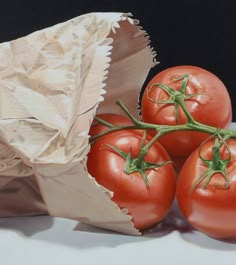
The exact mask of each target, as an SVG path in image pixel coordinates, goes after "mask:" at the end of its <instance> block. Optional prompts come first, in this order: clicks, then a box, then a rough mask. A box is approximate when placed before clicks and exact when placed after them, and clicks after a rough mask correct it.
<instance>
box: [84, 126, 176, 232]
mask: <svg viewBox="0 0 236 265" xmlns="http://www.w3.org/2000/svg"><path fill="white" fill-rule="evenodd" d="M149 140H150V138H149V136H148V135H147V137H146V139H145V138H144V137H143V135H142V134H141V133H140V131H139V132H137V131H132V130H121V131H117V132H112V133H109V134H107V135H104V136H102V137H100V138H99V139H98V140H97V141H96V142H95V143H94V144H93V145H92V146H91V150H90V152H89V154H88V161H87V167H88V171H89V173H90V174H91V175H92V176H93V177H94V178H95V179H96V181H97V182H98V183H99V184H101V185H102V186H104V187H105V188H107V189H109V190H110V191H112V192H113V193H114V196H113V197H112V200H113V201H114V202H116V203H117V204H118V206H119V207H120V208H121V209H123V208H126V209H128V212H129V214H130V215H131V216H132V221H133V223H134V226H135V227H136V228H137V229H140V230H142V229H145V228H148V227H150V226H153V225H155V224H156V223H158V222H160V221H161V220H162V219H163V218H164V217H165V216H166V214H167V213H168V211H169V210H170V208H171V206H172V203H173V200H174V197H175V190H176V176H175V172H174V169H173V165H172V163H164V164H162V163H163V162H166V161H169V160H170V158H169V155H168V153H167V152H166V150H165V149H164V148H163V147H162V146H161V145H160V144H159V143H158V142H155V143H154V144H153V145H152V146H151V147H150V148H149V150H148V153H147V154H146V156H145V161H143V164H142V165H143V166H146V165H147V164H148V163H149V164H150V165H152V164H155V165H156V164H162V165H161V166H160V167H155V168H149V169H147V170H145V172H143V173H145V177H146V178H147V180H148V183H149V185H147V183H145V181H144V176H143V174H142V173H141V171H140V172H139V171H138V172H137V171H133V172H132V173H130V174H128V173H126V172H125V171H124V168H125V165H126V168H127V167H129V166H130V168H131V169H132V168H133V167H134V166H135V165H136V164H134V163H133V162H134V160H135V158H136V157H137V156H138V155H139V151H140V146H142V144H143V143H148V141H149ZM112 147H115V148H118V149H119V150H120V151H121V152H123V153H125V154H126V155H127V156H129V157H128V158H127V159H125V158H124V157H123V156H122V155H120V154H119V153H118V152H117V151H115V150H114V149H113V148H112ZM130 159H131V160H132V159H133V160H132V161H133V162H132V163H130V164H127V160H128V161H130ZM136 162H137V161H136ZM131 171H132V170H131Z"/></svg>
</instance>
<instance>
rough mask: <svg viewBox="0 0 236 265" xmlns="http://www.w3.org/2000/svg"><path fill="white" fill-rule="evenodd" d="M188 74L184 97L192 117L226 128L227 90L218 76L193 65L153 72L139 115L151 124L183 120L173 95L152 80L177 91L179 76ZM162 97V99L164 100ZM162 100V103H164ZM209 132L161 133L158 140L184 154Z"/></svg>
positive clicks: (228, 117)
mask: <svg viewBox="0 0 236 265" xmlns="http://www.w3.org/2000/svg"><path fill="white" fill-rule="evenodd" d="M186 75H188V77H189V79H188V83H187V87H186V89H185V91H182V94H184V95H185V96H186V97H185V99H184V101H185V103H186V106H187V108H188V110H189V112H190V114H191V115H192V117H193V118H194V119H195V120H196V121H198V122H201V123H204V124H206V125H211V126H214V127H217V128H227V127H228V126H229V125H230V122H231V119H232V109H231V101H230V97H229V94H228V92H227V89H226V87H225V85H224V84H223V83H222V82H221V80H220V79H219V78H218V77H217V76H215V75H214V74H212V73H210V72H209V71H207V70H204V69H202V68H200V67H196V66H176V67H172V68H168V69H166V70H164V71H162V72H160V73H159V74H157V75H156V76H155V77H154V78H153V79H152V80H151V81H150V82H149V83H148V85H147V87H146V89H145V90H144V93H143V96H142V119H143V121H144V122H148V123H153V124H166V125H176V124H184V123H186V122H187V117H186V115H185V113H184V112H183V110H182V109H181V108H180V106H178V105H176V104H174V103H173V102H172V101H173V100H174V99H173V98H171V97H170V95H168V93H167V92H166V91H163V89H162V88H160V86H157V85H155V84H156V83H159V84H164V85H166V86H169V87H171V88H173V89H174V90H177V91H180V88H181V85H182V83H183V78H181V77H183V76H186ZM165 101H166V103H165ZM164 103H165V104H164ZM208 136H209V135H207V134H205V133H202V132H197V131H178V132H172V133H169V134H167V135H164V136H162V137H161V138H160V143H161V144H162V145H163V146H164V147H165V148H166V150H167V151H168V152H169V154H170V155H171V156H173V157H187V156H188V155H189V154H190V153H191V152H192V151H193V150H194V149H195V148H196V147H197V146H199V144H200V143H201V142H203V141H204V140H205V139H206V138H207V137H208Z"/></svg>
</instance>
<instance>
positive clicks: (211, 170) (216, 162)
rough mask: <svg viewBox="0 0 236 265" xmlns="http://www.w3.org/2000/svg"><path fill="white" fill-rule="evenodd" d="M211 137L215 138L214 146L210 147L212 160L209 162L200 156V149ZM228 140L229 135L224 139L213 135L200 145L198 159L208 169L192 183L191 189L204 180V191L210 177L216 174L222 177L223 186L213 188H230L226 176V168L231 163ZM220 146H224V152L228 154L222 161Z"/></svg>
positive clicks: (217, 185) (216, 185)
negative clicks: (223, 180)
mask: <svg viewBox="0 0 236 265" xmlns="http://www.w3.org/2000/svg"><path fill="white" fill-rule="evenodd" d="M212 137H215V139H214V145H213V147H212V160H210V159H205V158H204V157H203V156H202V155H201V148H202V146H203V144H204V143H205V142H206V141H208V140H209V139H210V138H212ZM228 138H230V135H226V136H225V137H224V138H222V137H221V136H220V135H217V136H214V135H213V136H211V137H209V138H208V139H207V140H205V141H204V142H203V143H202V144H201V145H200V148H199V158H200V159H201V161H202V162H203V163H204V164H205V165H206V166H207V167H208V169H207V170H206V171H205V172H204V173H203V174H202V175H201V176H200V177H199V178H198V179H197V180H196V181H195V182H194V184H193V189H194V188H196V187H197V186H198V185H199V184H200V183H201V182H202V181H203V180H205V183H204V185H203V188H205V189H206V188H207V187H208V185H209V183H210V181H211V179H212V177H213V176H214V175H215V174H217V173H219V174H221V175H222V177H223V178H224V179H225V185H220V184H214V186H215V187H218V188H221V189H228V188H229V187H230V180H229V176H228V174H227V166H228V164H229V163H230V161H231V151H230V149H229V146H228V144H227V142H226V141H227V139H228ZM219 139H220V140H219ZM222 146H225V147H226V150H227V152H228V157H227V158H226V159H222V158H221V155H220V148H221V147H222Z"/></svg>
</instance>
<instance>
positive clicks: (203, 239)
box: [147, 201, 236, 251]
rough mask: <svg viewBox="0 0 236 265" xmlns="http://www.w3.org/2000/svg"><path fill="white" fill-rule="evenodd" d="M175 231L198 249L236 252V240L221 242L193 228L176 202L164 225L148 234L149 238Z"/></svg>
mask: <svg viewBox="0 0 236 265" xmlns="http://www.w3.org/2000/svg"><path fill="white" fill-rule="evenodd" d="M173 231H178V232H179V235H180V238H181V239H182V240H184V241H186V242H188V243H191V244H193V245H195V246H198V247H203V248H207V249H214V250H222V251H236V239H232V240H219V239H214V238H211V237H209V236H207V235H205V234H203V233H202V232H200V231H198V230H197V229H195V228H194V227H193V226H191V225H190V224H189V223H188V222H187V221H186V219H185V218H184V216H183V215H182V213H181V212H180V210H179V207H178V204H177V202H176V201H175V203H174V205H173V207H172V209H171V211H170V213H169V214H168V216H167V218H166V220H164V221H163V223H162V224H159V226H157V227H155V228H153V230H151V231H150V232H148V233H147V236H148V237H155V236H159V235H160V234H162V235H164V234H165V235H166V234H168V233H171V232H173Z"/></svg>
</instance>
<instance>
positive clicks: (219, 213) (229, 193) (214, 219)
mask: <svg viewBox="0 0 236 265" xmlns="http://www.w3.org/2000/svg"><path fill="white" fill-rule="evenodd" d="M176 196H177V201H178V204H179V208H180V210H181V212H182V213H183V215H184V216H185V218H186V219H187V221H188V222H189V223H190V224H191V225H192V226H193V227H195V228H196V229H198V230H199V231H201V232H203V233H205V234H206V235H208V236H210V237H213V238H218V239H235V238H236V203H235V202H236V140H233V139H230V140H228V141H222V139H218V138H216V139H214V140H213V139H212V140H209V141H207V142H205V143H203V144H202V145H201V146H200V147H198V148H197V149H196V150H195V151H194V152H193V153H192V154H191V155H190V156H189V158H188V159H187V161H186V163H185V164H184V166H183V168H182V170H181V172H180V175H179V178H178V184H177V194H176Z"/></svg>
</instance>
